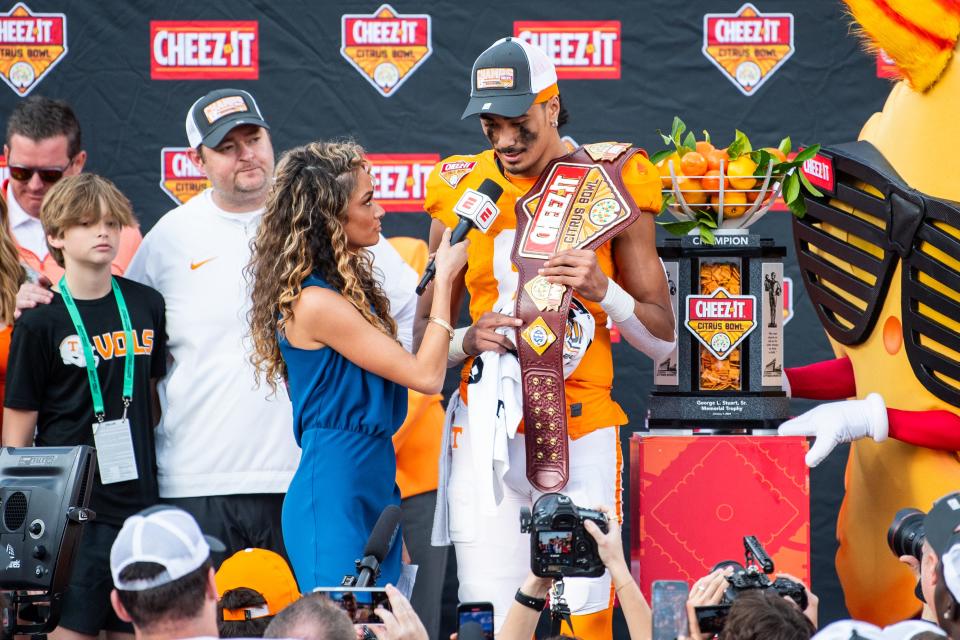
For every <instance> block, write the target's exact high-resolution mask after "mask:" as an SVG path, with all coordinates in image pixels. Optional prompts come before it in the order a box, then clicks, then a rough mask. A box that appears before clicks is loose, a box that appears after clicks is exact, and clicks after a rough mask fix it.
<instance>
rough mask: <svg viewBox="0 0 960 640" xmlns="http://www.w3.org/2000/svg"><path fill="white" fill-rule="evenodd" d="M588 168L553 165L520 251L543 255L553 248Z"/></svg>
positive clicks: (522, 253)
mask: <svg viewBox="0 0 960 640" xmlns="http://www.w3.org/2000/svg"><path fill="white" fill-rule="evenodd" d="M589 170H590V168H589V167H586V166H579V165H557V166H556V168H555V170H554V172H553V175H552V176H550V182H549V184H548V185H547V188H546V189H545V190H544V192H543V197H542V198H541V199H540V202H539V204H538V205H537V210H536V212H535V213H534V215H533V219H532V220H531V221H530V225H531V229H530V232H529V233H528V234H527V236H526V238H524V240H523V249H522V250H521V255H528V256H529V255H540V256H544V257H546V256H550V255H553V254H554V253H555V252H556V250H557V246H558V244H559V243H560V229H561V227H562V226H563V222H564V218H565V217H566V214H567V211H569V210H570V207H571V205H572V204H573V200H574V198H575V196H576V195H577V192H578V191H579V190H580V185H581V184H582V183H583V179H584V178H585V177H586V176H587V172H589Z"/></svg>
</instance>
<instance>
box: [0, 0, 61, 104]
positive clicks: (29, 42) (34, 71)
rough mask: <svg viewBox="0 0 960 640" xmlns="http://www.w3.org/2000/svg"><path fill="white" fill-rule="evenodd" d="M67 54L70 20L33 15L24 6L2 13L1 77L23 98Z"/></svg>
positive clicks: (0, 18)
mask: <svg viewBox="0 0 960 640" xmlns="http://www.w3.org/2000/svg"><path fill="white" fill-rule="evenodd" d="M66 54H67V17H66V16H65V15H63V14H62V13H33V12H32V11H30V9H29V8H28V7H27V5H25V4H23V3H22V2H18V3H17V4H15V5H14V7H13V9H11V10H10V11H8V12H7V13H0V76H2V77H3V81H4V82H6V83H7V86H8V87H10V88H11V89H13V90H14V92H15V93H16V94H17V95H18V96H20V97H23V96H25V95H27V94H28V93H30V92H31V91H33V88H34V87H36V86H37V85H38V84H39V83H40V81H41V80H42V79H43V78H44V76H46V75H47V73H48V72H49V71H50V69H52V68H53V67H54V66H56V64H57V63H58V62H60V60H62V59H63V57H64V56H65V55H66Z"/></svg>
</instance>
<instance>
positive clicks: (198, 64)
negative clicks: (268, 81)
mask: <svg viewBox="0 0 960 640" xmlns="http://www.w3.org/2000/svg"><path fill="white" fill-rule="evenodd" d="M150 78H151V79H152V80H257V79H259V78H260V46H259V26H258V23H257V21H256V20H151V21H150Z"/></svg>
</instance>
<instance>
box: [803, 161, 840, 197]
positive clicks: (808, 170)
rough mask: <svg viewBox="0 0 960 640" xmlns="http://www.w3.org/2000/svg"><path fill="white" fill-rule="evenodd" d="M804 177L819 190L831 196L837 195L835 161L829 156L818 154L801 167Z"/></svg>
mask: <svg viewBox="0 0 960 640" xmlns="http://www.w3.org/2000/svg"><path fill="white" fill-rule="evenodd" d="M800 170H801V171H803V175H805V176H807V180H809V181H810V182H811V184H813V186H815V187H817V188H818V189H822V190H823V191H826V192H827V193H829V194H830V195H833V194H834V193H835V182H836V180H835V176H834V173H833V160H832V159H831V158H830V157H829V156H825V155H823V154H819V153H818V154H817V155H815V156H813V157H812V158H810V159H809V160H807V161H806V162H804V163H803V164H802V165H800Z"/></svg>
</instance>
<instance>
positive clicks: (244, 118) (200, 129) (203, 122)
mask: <svg viewBox="0 0 960 640" xmlns="http://www.w3.org/2000/svg"><path fill="white" fill-rule="evenodd" d="M243 124H252V125H255V126H258V127H263V128H264V129H269V128H270V125H268V124H267V121H266V120H264V119H263V114H262V113H260V107H259V106H257V101H256V100H254V99H253V96H252V95H250V94H249V93H248V92H246V91H243V90H241V89H217V90H216V91H211V92H210V93H208V94H207V95H205V96H203V97H202V98H200V99H198V100H197V101H196V102H194V103H193V104H192V105H191V106H190V110H189V111H187V140H189V141H190V146H191V147H193V148H194V149H196V148H197V147H199V146H200V145H201V144H203V145H206V146H208V147H211V148H212V147H215V146H217V145H218V144H220V142H222V141H223V138H224V137H225V136H226V135H227V134H228V133H230V131H232V130H233V129H234V128H235V127H239V126H240V125H243Z"/></svg>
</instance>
